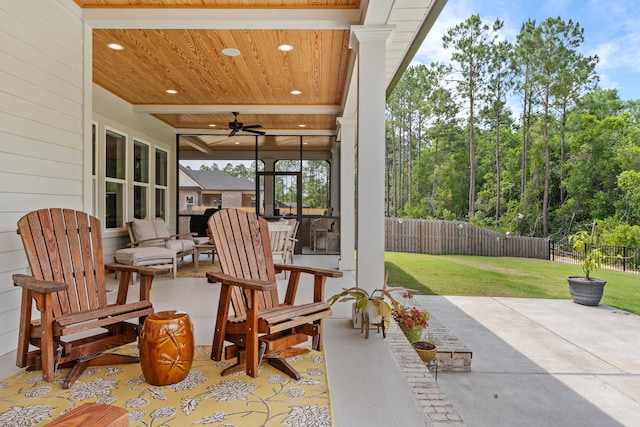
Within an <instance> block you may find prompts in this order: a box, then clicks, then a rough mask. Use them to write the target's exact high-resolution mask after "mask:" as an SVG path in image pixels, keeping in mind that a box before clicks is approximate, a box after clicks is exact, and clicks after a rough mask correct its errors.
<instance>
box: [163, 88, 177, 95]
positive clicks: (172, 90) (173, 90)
mask: <svg viewBox="0 0 640 427" xmlns="http://www.w3.org/2000/svg"><path fill="white" fill-rule="evenodd" d="M166 92H167V93H170V94H171V95H175V94H176V93H178V91H177V90H175V89H167V90H166Z"/></svg>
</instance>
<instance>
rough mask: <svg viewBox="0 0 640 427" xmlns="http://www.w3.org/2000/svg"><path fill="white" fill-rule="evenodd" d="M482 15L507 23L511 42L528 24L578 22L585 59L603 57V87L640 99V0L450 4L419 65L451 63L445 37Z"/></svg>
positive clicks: (459, 0) (463, 0)
mask: <svg viewBox="0 0 640 427" xmlns="http://www.w3.org/2000/svg"><path fill="white" fill-rule="evenodd" d="M474 13H475V14H478V15H480V17H481V18H482V20H483V21H484V22H486V23H489V24H491V23H493V22H494V21H495V19H496V18H500V19H501V20H502V21H504V27H503V29H502V30H501V32H502V34H504V35H505V37H506V38H507V39H509V40H511V41H515V37H516V35H517V34H518V32H519V31H520V27H521V25H522V23H523V22H525V21H526V20H527V19H529V18H532V19H535V20H536V21H537V22H541V21H544V20H545V19H546V18H548V17H550V16H552V17H557V16H560V17H562V18H563V19H564V20H565V21H568V20H569V19H573V21H574V22H578V23H579V24H580V25H581V26H582V28H584V37H585V41H584V43H583V45H582V47H581V49H580V51H581V52H582V53H583V54H584V55H594V54H595V55H598V57H599V58H600V61H599V63H598V65H597V66H596V71H597V73H598V75H599V76H600V86H601V87H602V88H605V89H612V88H616V89H618V94H619V95H620V97H621V98H622V99H625V100H628V99H640V24H639V23H638V20H640V1H638V0H608V1H604V0H583V1H574V0H449V1H448V2H447V4H446V5H445V7H444V9H443V11H442V13H441V14H440V17H439V18H438V20H437V21H436V23H435V25H434V27H433V28H432V30H431V32H430V33H429V34H428V35H427V38H426V39H425V41H424V43H423V44H422V47H421V48H420V50H419V51H418V53H417V54H416V56H415V58H414V63H423V64H429V63H431V62H432V61H440V62H448V60H449V57H450V54H448V53H447V52H445V50H444V49H443V48H442V35H443V34H444V33H445V32H446V31H447V30H448V29H449V28H451V27H453V26H455V25H457V24H458V23H460V22H462V21H464V20H466V19H467V18H468V17H469V16H471V15H472V14H474Z"/></svg>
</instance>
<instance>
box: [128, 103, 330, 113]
mask: <svg viewBox="0 0 640 427" xmlns="http://www.w3.org/2000/svg"><path fill="white" fill-rule="evenodd" d="M133 111H134V112H136V113H147V114H226V113H228V112H229V111H241V112H242V114H340V112H341V111H342V108H341V107H340V105H253V104H252V105H226V104H223V105H182V104H179V105H165V104H136V105H133Z"/></svg>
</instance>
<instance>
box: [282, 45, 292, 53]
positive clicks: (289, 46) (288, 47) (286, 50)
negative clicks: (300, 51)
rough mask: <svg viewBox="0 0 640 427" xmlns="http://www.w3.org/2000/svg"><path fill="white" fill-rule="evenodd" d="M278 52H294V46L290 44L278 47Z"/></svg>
mask: <svg viewBox="0 0 640 427" xmlns="http://www.w3.org/2000/svg"><path fill="white" fill-rule="evenodd" d="M278 50H279V51H281V52H291V51H292V50H293V46H291V45H290V44H281V45H279V46H278Z"/></svg>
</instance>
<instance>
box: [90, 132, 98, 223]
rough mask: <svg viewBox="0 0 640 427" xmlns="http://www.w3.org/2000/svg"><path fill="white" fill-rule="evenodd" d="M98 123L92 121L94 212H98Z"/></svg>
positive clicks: (95, 213)
mask: <svg viewBox="0 0 640 427" xmlns="http://www.w3.org/2000/svg"><path fill="white" fill-rule="evenodd" d="M97 146H98V124H97V123H91V188H93V199H92V203H93V214H94V215H97V212H98V178H97V177H96V173H97V171H96V159H97V156H98V152H97Z"/></svg>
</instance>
